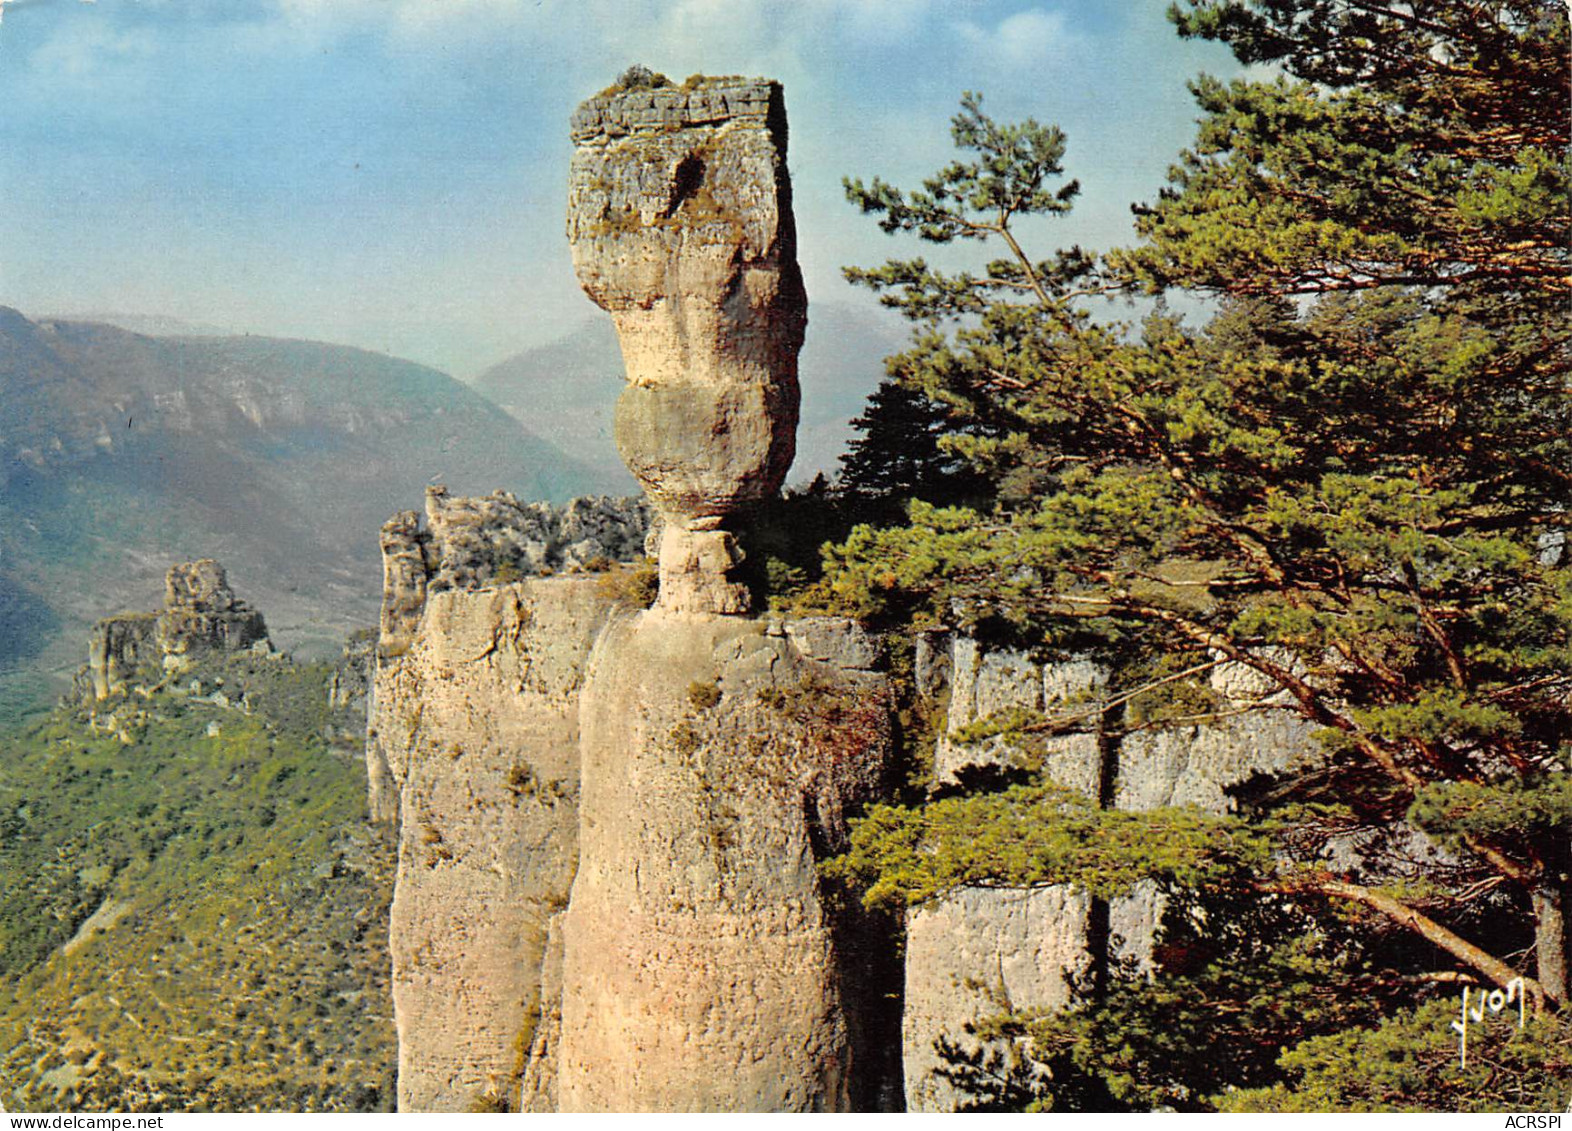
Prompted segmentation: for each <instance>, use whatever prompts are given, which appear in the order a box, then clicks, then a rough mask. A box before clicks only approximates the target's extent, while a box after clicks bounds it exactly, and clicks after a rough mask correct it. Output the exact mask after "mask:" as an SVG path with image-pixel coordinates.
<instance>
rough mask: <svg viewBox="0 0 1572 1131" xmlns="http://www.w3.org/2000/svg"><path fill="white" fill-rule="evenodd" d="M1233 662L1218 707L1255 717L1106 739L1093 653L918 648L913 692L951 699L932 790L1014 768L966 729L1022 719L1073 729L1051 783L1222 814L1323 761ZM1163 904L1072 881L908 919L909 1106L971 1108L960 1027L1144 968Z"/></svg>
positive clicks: (945, 640)
mask: <svg viewBox="0 0 1572 1131" xmlns="http://www.w3.org/2000/svg"><path fill="white" fill-rule="evenodd" d="M1251 676H1252V673H1250V672H1248V670H1247V669H1243V668H1240V667H1239V666H1238V665H1232V664H1228V665H1222V666H1221V667H1219V668H1217V669H1215V670H1214V672H1213V674H1212V678H1211V689H1212V691H1213V692H1214V693H1215V694H1216V695H1217V696H1218V697H1219V698H1220V700H1221V702H1222V704H1224V706H1221V707H1220V708H1219V710H1220V712H1221V713H1224V714H1226V713H1227V712H1228V711H1236V710H1243V709H1246V708H1260V709H1259V710H1251V712H1250V713H1248V714H1238V715H1235V716H1233V717H1227V718H1223V719H1220V720H1219V721H1217V722H1214V723H1211V724H1209V725H1204V726H1182V727H1169V728H1154V729H1151V730H1142V731H1137V732H1134V733H1131V734H1128V735H1126V736H1125V737H1124V738H1123V739H1122V740H1119V739H1118V738H1116V737H1115V736H1114V735H1112V734H1106V733H1103V727H1102V704H1101V702H1100V700H1101V699H1102V698H1103V697H1104V693H1103V691H1102V687H1103V684H1104V683H1105V680H1106V673H1105V672H1103V671H1102V670H1101V669H1099V668H1098V667H1097V666H1096V665H1095V664H1092V663H1090V662H1088V661H1086V660H1084V659H1081V660H1061V661H1057V662H1050V663H1042V662H1038V661H1035V660H1033V659H1031V658H1030V657H1029V656H1027V655H1026V654H1025V653H1023V652H1019V651H1014V650H1009V649H990V648H988V647H986V646H984V645H982V644H980V643H979V642H977V641H976V640H973V639H971V638H969V637H966V636H961V635H956V636H938V637H935V638H929V639H927V640H924V641H923V642H922V646H921V647H920V648H919V653H918V665H917V678H918V685H919V688H920V689H921V690H922V691H923V692H924V693H925V694H928V695H930V696H933V697H935V698H940V697H944V696H947V697H948V701H947V703H946V723H945V731H944V734H943V735H942V736H941V738H940V740H939V743H938V749H937V751H936V754H935V781H936V782H937V783H939V784H949V783H953V782H956V781H960V780H965V779H966V778H967V777H969V776H971V775H975V774H978V773H980V772H983V773H986V772H997V771H999V770H1001V769H1008V768H1010V767H1011V766H1012V765H1017V766H1018V765H1020V764H1021V752H1020V751H1019V750H1016V749H1014V748H1012V747H1011V746H1010V745H1009V744H1008V743H1006V742H1004V741H1003V740H1002V739H1000V738H998V737H995V738H994V739H991V740H988V741H986V742H982V743H966V742H963V741H961V739H960V732H961V731H962V730H963V729H964V728H965V727H967V726H969V725H970V724H973V723H976V722H978V721H980V720H982V719H986V718H988V717H990V716H995V715H1000V714H1002V713H1005V712H1008V711H1011V710H1018V709H1025V710H1033V711H1042V712H1045V713H1046V714H1048V715H1051V716H1053V717H1055V718H1057V719H1060V720H1061V721H1063V722H1065V723H1067V724H1068V725H1069V727H1070V730H1071V733H1064V734H1059V735H1056V736H1055V737H1054V738H1052V739H1049V740H1048V741H1047V742H1046V743H1045V744H1044V745H1043V748H1042V749H1041V751H1040V752H1039V753H1040V755H1041V757H1042V761H1043V763H1044V765H1045V768H1046V770H1047V773H1048V776H1049V777H1050V778H1052V779H1053V780H1054V781H1056V782H1058V783H1059V784H1061V785H1064V786H1066V787H1068V788H1071V789H1075V790H1078V791H1080V792H1082V793H1085V794H1087V795H1088V796H1090V797H1095V798H1097V799H1098V800H1099V802H1100V803H1101V804H1104V805H1106V806H1109V807H1115V808H1121V809H1154V808H1159V807H1161V806H1164V805H1195V806H1197V807H1198V808H1200V809H1203V810H1206V811H1208V812H1213V813H1222V812H1226V811H1228V809H1229V808H1231V806H1232V801H1231V799H1230V798H1229V796H1228V794H1227V789H1228V788H1229V787H1230V786H1234V785H1237V784H1239V783H1240V782H1243V781H1245V780H1246V779H1248V778H1249V777H1251V776H1252V775H1253V774H1257V773H1262V774H1274V773H1282V772H1285V771H1288V770H1290V769H1296V768H1300V767H1302V766H1304V765H1306V764H1310V763H1313V762H1314V761H1315V760H1316V759H1317V758H1318V757H1320V756H1321V752H1320V749H1319V747H1318V746H1317V744H1315V743H1314V742H1313V741H1312V740H1311V737H1310V736H1311V732H1312V730H1313V728H1312V727H1311V726H1310V725H1309V724H1308V723H1306V722H1304V721H1303V720H1302V719H1299V718H1298V717H1296V716H1294V715H1293V714H1291V713H1289V712H1288V711H1286V710H1282V709H1280V708H1282V707H1283V706H1286V704H1283V703H1281V702H1280V701H1279V699H1280V697H1277V698H1274V697H1273V688H1272V687H1271V686H1270V685H1268V684H1266V683H1264V682H1262V681H1260V680H1259V679H1253V678H1251ZM1162 911H1163V903H1162V899H1161V897H1160V895H1159V894H1158V893H1157V892H1156V891H1155V889H1152V888H1151V887H1149V886H1146V885H1143V886H1142V887H1139V888H1137V890H1136V891H1135V892H1133V893H1132V894H1131V895H1129V896H1126V897H1124V898H1121V899H1116V900H1112V901H1109V902H1107V903H1099V902H1097V901H1094V900H1092V899H1090V898H1089V897H1088V896H1086V895H1085V894H1084V893H1081V892H1077V891H1074V890H1073V889H1070V888H1067V887H1062V886H1061V887H1050V888H1043V889H1039V890H1034V891H1012V890H1007V889H998V888H967V889H962V890H961V891H959V892H956V893H955V894H953V895H951V896H948V897H946V898H944V899H940V900H937V901H935V902H934V903H933V904H931V905H928V906H925V907H923V908H921V909H919V910H916V911H914V912H912V913H911V914H909V915H908V917H907V945H906V993H905V1006H904V1009H905V1017H904V1021H903V1043H904V1046H905V1057H904V1069H905V1077H906V1104H907V1108H908V1110H911V1111H953V1110H955V1109H956V1108H957V1107H960V1106H963V1105H964V1104H965V1103H967V1102H968V1101H970V1100H975V1099H977V1098H978V1097H975V1096H969V1095H966V1094H964V1093H962V1092H961V1091H959V1090H957V1088H956V1087H955V1085H954V1083H953V1082H952V1078H951V1077H950V1076H949V1075H947V1074H946V1070H947V1069H953V1068H955V1067H956V1065H957V1063H958V1058H970V1057H977V1056H979V1055H981V1056H982V1057H984V1058H986V1057H987V1056H988V1055H989V1054H990V1053H996V1054H998V1055H1000V1056H1001V1057H1003V1058H1005V1059H1006V1060H1008V1055H1009V1050H1007V1049H1003V1048H994V1049H988V1048H984V1047H982V1043H981V1042H979V1041H978V1040H977V1039H976V1038H975V1037H973V1036H971V1035H970V1034H968V1033H967V1032H966V1026H967V1024H968V1023H969V1022H975V1021H979V1020H982V1019H984V1018H987V1017H991V1016H996V1015H998V1014H1000V1013H1002V1012H1005V1011H1006V1010H1007V1009H1019V1010H1031V1009H1049V1010H1052V1009H1060V1008H1063V1007H1065V1006H1066V1005H1069V1004H1070V1003H1071V990H1072V987H1073V986H1074V985H1075V984H1076V983H1078V982H1079V983H1081V984H1083V985H1084V984H1085V983H1086V982H1087V980H1088V979H1089V977H1090V976H1091V974H1092V971H1093V968H1094V966H1095V965H1096V964H1097V963H1098V962H1106V961H1110V960H1112V961H1119V960H1126V961H1131V962H1134V963H1135V964H1136V965H1137V966H1144V965H1147V964H1148V963H1149V962H1150V954H1151V948H1152V943H1153V936H1154V933H1155V931H1156V930H1157V927H1158V923H1159V921H1160V919H1161V915H1162Z"/></svg>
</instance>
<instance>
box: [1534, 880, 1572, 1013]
mask: <svg viewBox="0 0 1572 1131" xmlns="http://www.w3.org/2000/svg"><path fill="white" fill-rule="evenodd" d="M1547 880H1548V882H1547V883H1546V884H1545V885H1544V886H1543V887H1540V888H1538V889H1537V890H1536V891H1535V892H1534V953H1535V955H1536V956H1537V958H1538V970H1537V971H1536V974H1537V975H1538V981H1539V984H1540V985H1542V986H1544V987H1545V994H1546V996H1547V997H1550V998H1552V999H1553V1000H1554V1001H1555V1002H1556V1003H1557V1004H1559V1005H1565V1004H1567V1000H1568V998H1567V953H1568V951H1569V950H1572V936H1569V935H1568V927H1569V925H1572V924H1569V923H1568V921H1567V912H1568V910H1572V908H1569V907H1568V903H1569V902H1572V899H1569V896H1572V891H1569V889H1572V885H1569V884H1568V883H1567V882H1566V878H1565V877H1562V876H1552V877H1547Z"/></svg>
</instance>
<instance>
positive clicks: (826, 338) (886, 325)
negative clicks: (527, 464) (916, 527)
mask: <svg viewBox="0 0 1572 1131" xmlns="http://www.w3.org/2000/svg"><path fill="white" fill-rule="evenodd" d="M905 342H906V329H905V327H904V325H903V324H902V323H901V321H900V319H898V318H896V317H895V316H894V315H893V314H886V313H881V312H879V311H874V310H862V309H859V308H857V307H853V306H848V305H844V304H840V303H818V304H812V305H810V307H809V309H808V336H807V340H806V342H805V343H804V345H803V349H802V355H801V359H800V362H799V365H798V371H799V377H800V379H801V382H802V422H801V424H800V425H799V426H798V429H797V460H796V462H795V463H793V464H792V468H791V471H790V473H789V474H788V476H787V482H788V483H793V484H796V483H804V482H807V481H808V480H810V479H812V478H813V476H814V475H815V474H816V473H818V472H821V471H822V472H824V473H825V474H826V475H829V476H832V477H833V475H834V473H835V471H836V469H837V461H838V460H839V458H840V455H841V453H842V452H843V451H844V450H845V447H846V441H847V440H849V439H850V438H851V436H852V429H851V426H850V422H851V421H852V420H853V419H854V418H856V417H857V416H859V415H861V413H862V410H863V407H864V405H865V403H866V402H867V399H868V396H869V394H871V393H872V392H873V390H874V389H875V388H877V387H878V384H879V382H880V380H882V379H883V376H884V358H885V357H887V356H888V355H890V354H892V353H895V352H897V351H898V350H900V349H902V348H903V347H904V345H905ZM622 385H623V366H622V351H621V349H620V348H619V347H618V345H617V335H616V331H615V329H614V328H613V327H612V324H611V320H610V318H607V317H597V318H594V319H591V320H586V321H585V322H584V323H582V324H581V325H580V326H579V327H578V328H577V329H575V330H573V331H572V332H571V333H569V334H568V335H567V336H566V337H563V338H559V339H558V340H557V341H554V342H550V343H548V344H546V345H543V346H537V347H535V348H534V349H529V350H525V351H524V352H523V353H519V354H516V355H514V356H513V357H510V358H508V359H507V360H505V361H502V362H499V363H498V364H496V365H494V366H492V367H491V368H490V369H488V370H486V371H485V372H484V373H482V374H481V375H480V376H478V377H477V378H475V381H474V388H475V391H476V392H479V393H481V394H483V395H484V396H486V397H488V398H490V399H491V400H493V401H495V402H496V403H497V404H499V405H501V406H502V407H503V408H504V409H506V410H507V411H508V412H509V413H511V414H512V415H513V416H514V417H515V418H516V419H517V420H518V421H519V422H520V423H521V424H523V425H524V427H525V428H526V429H528V430H529V431H531V432H534V433H535V434H536V435H539V436H541V437H542V438H544V439H546V440H549V441H550V442H551V443H553V444H555V445H557V446H558V447H560V448H562V449H564V450H565V451H569V452H572V453H573V454H574V455H575V456H576V457H577V458H579V459H581V460H583V461H585V462H587V463H590V464H592V465H593V466H594V467H595V468H596V469H597V470H599V471H602V472H604V473H606V474H610V475H619V474H620V475H621V476H622V477H623V481H624V482H625V484H626V490H628V491H633V490H635V489H636V487H635V486H634V482H633V478H632V476H630V475H628V474H627V472H626V470H624V469H623V467H622V462H621V459H620V458H619V457H618V455H617V450H616V445H615V443H614V442H613V439H612V419H613V416H612V413H613V406H614V405H615V403H616V400H617V395H618V394H619V393H620V392H621V391H622Z"/></svg>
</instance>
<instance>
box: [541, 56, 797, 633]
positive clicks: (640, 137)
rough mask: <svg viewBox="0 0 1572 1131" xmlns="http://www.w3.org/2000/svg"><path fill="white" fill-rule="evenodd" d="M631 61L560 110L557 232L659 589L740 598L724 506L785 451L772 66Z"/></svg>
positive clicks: (789, 277)
mask: <svg viewBox="0 0 1572 1131" xmlns="http://www.w3.org/2000/svg"><path fill="white" fill-rule="evenodd" d="M651 83H652V76H649V75H648V73H647V72H641V71H640V70H639V69H637V68H635V69H634V70H633V71H630V72H629V73H628V74H627V75H625V76H624V77H623V80H622V81H621V82H619V84H618V85H617V86H615V87H613V88H612V89H611V90H609V91H607V92H605V93H603V94H600V95H598V96H596V97H594V98H591V99H589V100H588V101H587V102H585V103H584V104H583V105H581V106H580V107H579V108H578V110H577V111H576V112H575V113H574V115H573V121H572V132H573V140H574V143H575V146H576V148H575V151H574V154H573V162H572V167H571V172H570V175H569V183H568V239H569V241H570V243H571V244H572V247H573V265H574V269H575V271H576V272H577V273H578V278H579V282H580V283H581V284H582V285H583V287H584V290H585V292H586V293H588V295H589V296H590V298H592V299H593V300H594V301H595V302H596V303H597V304H598V305H599V306H601V307H603V308H604V309H606V310H607V311H609V312H610V313H611V316H612V319H613V321H614V322H615V323H616V327H617V335H618V338H619V339H620V341H621V343H622V356H623V362H624V364H625V366H626V367H627V378H628V385H627V387H626V388H625V389H624V390H623V393H622V396H621V397H620V398H619V399H618V402H617V418H616V437H617V447H618V450H619V451H620V452H621V453H622V457H623V460H624V461H625V462H626V463H627V465H628V468H629V470H631V471H632V472H633V474H634V476H635V477H637V478H638V480H639V482H640V483H642V484H643V485H644V487H645V489H646V490H647V491H648V492H649V496H650V498H651V500H652V501H653V502H654V504H655V506H656V508H657V510H658V511H659V512H660V515H661V517H662V519H663V520H664V530H663V533H662V536H661V544H660V576H661V583H660V605H661V607H662V608H664V609H667V610H669V611H674V612H700V613H741V612H746V611H747V609H748V594H747V591H746V589H745V588H744V587H743V586H742V585H740V584H738V583H737V582H736V581H734V580H732V579H731V578H730V577H729V576H728V574H729V573H730V571H731V569H732V567H734V566H735V565H736V564H737V563H738V562H739V561H740V560H741V555H740V553H739V551H738V549H737V544H736V540H735V539H734V537H733V536H732V534H731V533H729V532H728V531H727V529H726V525H727V521H728V519H730V518H731V517H732V516H733V515H735V514H737V513H738V512H739V511H740V510H743V509H745V508H746V507H747V506H748V505H749V504H752V503H756V502H758V501H760V500H763V499H767V498H769V497H770V496H772V495H774V494H775V492H776V491H778V490H779V489H780V486H781V482H782V480H783V479H784V478H785V475H786V470H787V468H788V467H789V466H790V465H791V461H792V457H793V455H794V454H795V452H796V431H797V411H798V399H799V392H798V385H797V352H798V350H799V349H801V347H802V340H803V333H804V331H805V329H806V327H807V298H806V295H805V293H804V291H803V286H802V273H801V271H800V270H799V268H798V266H797V258H796V256H797V252H796V232H795V229H794V226H793V221H792V212H791V182H790V179H789V177H788V176H787V172H786V112H785V104H784V101H783V98H782V95H781V87H780V84H779V83H775V82H770V81H766V80H762V79H755V80H744V79H737V78H726V79H698V78H695V79H691V80H689V81H688V82H687V83H684V84H683V85H682V86H681V87H676V86H653V85H651Z"/></svg>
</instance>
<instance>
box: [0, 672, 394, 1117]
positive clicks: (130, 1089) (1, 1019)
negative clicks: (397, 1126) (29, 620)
mask: <svg viewBox="0 0 1572 1131" xmlns="http://www.w3.org/2000/svg"><path fill="white" fill-rule="evenodd" d="M331 673H332V667H331V666H330V665H328V664H304V665H301V664H296V663H294V662H293V661H291V660H289V659H288V658H286V657H283V656H279V655H259V654H254V653H251V652H246V653H241V654H238V655H234V656H230V657H227V658H226V657H221V656H218V655H209V656H207V657H206V658H204V659H203V660H201V661H200V662H199V663H197V664H196V665H195V666H194V667H191V668H189V669H188V670H186V671H184V672H182V673H181V674H180V675H179V677H178V679H174V680H161V679H160V677H161V676H162V674H163V673H162V672H149V673H147V678H146V679H145V681H143V686H148V687H152V686H157V685H158V684H160V683H161V682H162V683H163V686H162V687H161V688H160V689H158V690H156V691H154V692H152V693H151V694H150V695H148V696H144V695H142V694H139V693H136V692H134V691H133V692H124V691H123V692H121V693H119V694H117V695H116V696H113V697H111V698H110V699H108V700H105V701H103V702H98V703H91V704H82V705H78V706H74V707H67V708H62V709H61V710H59V711H57V712H56V713H55V714H54V715H52V716H50V717H49V718H48V719H47V720H45V721H43V722H40V723H37V724H35V725H33V726H31V727H30V728H29V729H27V730H25V731H22V732H10V733H4V734H0V1102H3V1103H4V1105H5V1107H6V1108H7V1109H9V1110H10V1111H13V1112H16V1111H40V1110H42V1111H61V1110H66V1111H104V1110H114V1111H255V1110H262V1111H280V1110H281V1111H367V1110H371V1111H375V1110H387V1109H389V1107H390V1106H391V1104H392V1099H393V1080H392V1078H393V1065H394V1057H395V1049H394V1034H393V1024H392V1017H391V1014H392V1003H391V1001H390V998H389V991H388V955H387V905H388V900H389V899H390V897H391V888H392V871H393V850H392V846H391V844H390V843H389V842H388V841H387V840H386V839H385V837H384V836H383V834H381V833H380V832H378V831H377V830H376V829H374V828H373V827H372V826H370V825H369V824H368V823H367V821H366V816H365V767H364V764H363V761H362V756H361V752H360V746H359V736H360V734H361V733H362V731H363V727H364V716H363V708H362V711H361V712H360V713H359V717H356V715H357V713H356V712H355V711H353V710H350V709H346V708H345V707H342V706H341V707H338V708H334V707H332V706H331V705H330V703H329V697H328V684H329V677H330V675H331Z"/></svg>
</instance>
